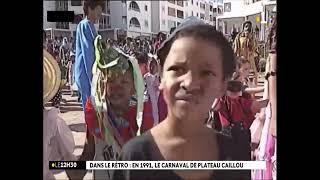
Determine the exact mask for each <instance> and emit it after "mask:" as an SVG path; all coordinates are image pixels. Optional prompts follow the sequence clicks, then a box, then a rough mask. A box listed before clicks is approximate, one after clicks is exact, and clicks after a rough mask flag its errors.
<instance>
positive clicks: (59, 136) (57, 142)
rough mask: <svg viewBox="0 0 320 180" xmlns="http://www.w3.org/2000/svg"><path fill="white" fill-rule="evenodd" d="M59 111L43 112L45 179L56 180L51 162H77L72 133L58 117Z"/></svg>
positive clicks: (53, 109) (45, 110)
mask: <svg viewBox="0 0 320 180" xmlns="http://www.w3.org/2000/svg"><path fill="white" fill-rule="evenodd" d="M58 113H59V111H58V109H57V108H52V109H44V110H43V179H44V180H48V179H55V178H54V176H53V172H52V171H50V170H49V161H59V160H65V161H70V160H75V159H76V157H75V156H74V155H73V154H72V153H73V150H74V147H75V142H74V139H73V135H72V131H71V130H70V129H69V127H68V125H67V124H66V123H65V122H64V120H63V119H62V118H61V117H59V116H58Z"/></svg>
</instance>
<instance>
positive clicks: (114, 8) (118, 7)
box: [110, 1, 127, 29]
mask: <svg viewBox="0 0 320 180" xmlns="http://www.w3.org/2000/svg"><path fill="white" fill-rule="evenodd" d="M126 11H127V9H126V4H124V3H121V1H110V15H111V18H110V19H111V28H112V29H114V28H124V29H126V28H127V27H126V26H123V23H122V16H126Z"/></svg>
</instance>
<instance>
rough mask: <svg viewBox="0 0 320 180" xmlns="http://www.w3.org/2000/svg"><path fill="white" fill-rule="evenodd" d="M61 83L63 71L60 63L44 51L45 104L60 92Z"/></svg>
mask: <svg viewBox="0 0 320 180" xmlns="http://www.w3.org/2000/svg"><path fill="white" fill-rule="evenodd" d="M60 83H61V71H60V68H59V66H58V63H57V62H56V61H55V59H54V58H53V57H52V56H51V55H50V54H49V53H48V51H46V50H43V103H46V102H48V101H50V100H51V99H52V98H53V97H54V96H55V95H56V93H57V92H58V90H59V87H60Z"/></svg>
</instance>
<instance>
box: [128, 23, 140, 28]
mask: <svg viewBox="0 0 320 180" xmlns="http://www.w3.org/2000/svg"><path fill="white" fill-rule="evenodd" d="M129 27H130V28H131V27H133V28H141V26H140V25H139V24H130V25H129Z"/></svg>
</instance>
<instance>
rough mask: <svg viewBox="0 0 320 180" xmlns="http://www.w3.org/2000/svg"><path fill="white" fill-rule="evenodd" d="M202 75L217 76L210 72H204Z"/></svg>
mask: <svg viewBox="0 0 320 180" xmlns="http://www.w3.org/2000/svg"><path fill="white" fill-rule="evenodd" d="M201 74H202V75H204V76H216V74H215V73H214V72H212V71H210V70H204V71H202V73H201Z"/></svg>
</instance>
